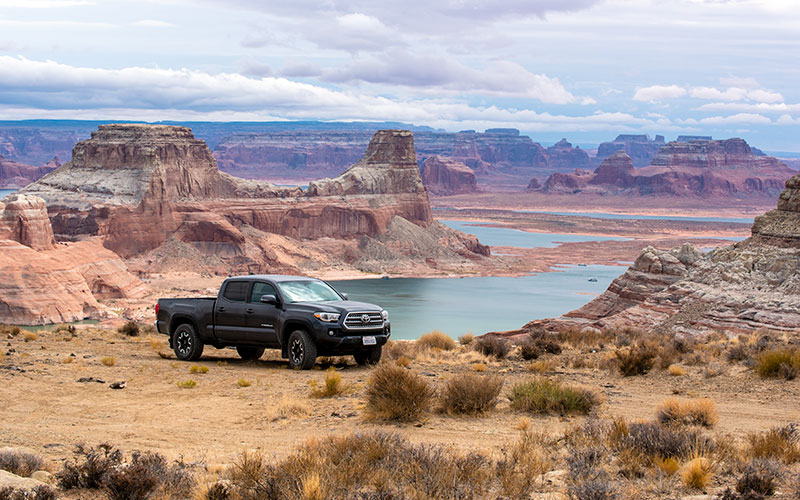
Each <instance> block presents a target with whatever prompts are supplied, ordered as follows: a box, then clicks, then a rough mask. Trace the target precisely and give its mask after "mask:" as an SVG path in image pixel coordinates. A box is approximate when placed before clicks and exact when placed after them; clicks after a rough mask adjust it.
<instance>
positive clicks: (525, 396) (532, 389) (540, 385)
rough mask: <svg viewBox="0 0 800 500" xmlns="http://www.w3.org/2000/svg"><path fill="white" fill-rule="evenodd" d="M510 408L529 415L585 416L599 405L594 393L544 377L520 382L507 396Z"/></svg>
mask: <svg viewBox="0 0 800 500" xmlns="http://www.w3.org/2000/svg"><path fill="white" fill-rule="evenodd" d="M508 398H509V399H510V400H511V408H512V409H514V410H518V411H527V412H530V413H557V414H562V415H565V414H571V413H578V414H586V413H588V412H589V410H591V409H592V408H594V407H595V406H597V405H598V404H600V399H599V397H598V396H597V394H595V393H594V392H592V391H590V390H588V389H583V388H580V387H574V386H569V385H564V384H561V383H560V382H558V381H556V380H552V379H548V378H544V377H539V378H535V379H533V380H531V381H529V382H521V383H518V384H516V385H514V387H513V388H512V389H511V393H510V394H509V395H508Z"/></svg>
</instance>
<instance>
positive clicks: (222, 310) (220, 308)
mask: <svg viewBox="0 0 800 500" xmlns="http://www.w3.org/2000/svg"><path fill="white" fill-rule="evenodd" d="M217 311H219V312H221V313H223V312H225V308H224V307H219V308H217Z"/></svg>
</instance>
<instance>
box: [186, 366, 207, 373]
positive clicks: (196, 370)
mask: <svg viewBox="0 0 800 500" xmlns="http://www.w3.org/2000/svg"><path fill="white" fill-rule="evenodd" d="M189 373H208V367H207V366H203V365H192V367H191V368H189Z"/></svg>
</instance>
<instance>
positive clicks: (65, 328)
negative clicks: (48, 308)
mask: <svg viewBox="0 0 800 500" xmlns="http://www.w3.org/2000/svg"><path fill="white" fill-rule="evenodd" d="M75 332H76V329H75V325H67V324H65V323H61V324H58V325H56V326H55V328H53V333H61V334H65V333H66V334H69V335H74V334H75Z"/></svg>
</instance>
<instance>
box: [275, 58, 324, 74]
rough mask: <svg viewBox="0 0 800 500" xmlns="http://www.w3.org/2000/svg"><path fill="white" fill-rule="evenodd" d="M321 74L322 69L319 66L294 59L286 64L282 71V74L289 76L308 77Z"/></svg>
mask: <svg viewBox="0 0 800 500" xmlns="http://www.w3.org/2000/svg"><path fill="white" fill-rule="evenodd" d="M321 74H322V69H321V68H320V67H319V66H317V65H316V64H313V63H309V62H303V61H292V62H290V63H289V64H287V65H286V66H284V67H283V69H281V71H280V75H281V76H285V77H289V78H308V77H314V76H319V75H321Z"/></svg>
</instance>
